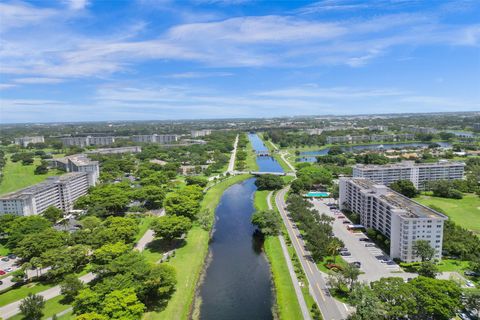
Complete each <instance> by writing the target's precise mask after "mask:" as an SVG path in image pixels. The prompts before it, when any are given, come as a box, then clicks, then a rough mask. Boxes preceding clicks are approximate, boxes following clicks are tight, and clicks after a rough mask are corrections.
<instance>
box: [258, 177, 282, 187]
mask: <svg viewBox="0 0 480 320" xmlns="http://www.w3.org/2000/svg"><path fill="white" fill-rule="evenodd" d="M255 185H256V186H257V188H258V190H279V189H281V188H283V185H284V182H283V179H282V177H281V176H276V175H273V174H265V175H261V176H259V177H258V178H257V179H256V180H255Z"/></svg>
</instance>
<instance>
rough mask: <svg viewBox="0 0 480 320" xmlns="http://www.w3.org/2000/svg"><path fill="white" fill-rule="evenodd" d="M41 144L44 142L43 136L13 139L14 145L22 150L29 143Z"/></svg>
mask: <svg viewBox="0 0 480 320" xmlns="http://www.w3.org/2000/svg"><path fill="white" fill-rule="evenodd" d="M43 142H45V139H44V138H43V136H32V137H20V138H15V144H18V145H20V146H22V147H24V148H25V147H26V146H28V145H29V144H30V143H43Z"/></svg>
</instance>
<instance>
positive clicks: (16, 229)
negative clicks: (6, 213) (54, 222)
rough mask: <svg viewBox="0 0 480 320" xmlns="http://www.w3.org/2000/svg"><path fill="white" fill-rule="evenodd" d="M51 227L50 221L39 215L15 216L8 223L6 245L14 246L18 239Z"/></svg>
mask: <svg viewBox="0 0 480 320" xmlns="http://www.w3.org/2000/svg"><path fill="white" fill-rule="evenodd" d="M50 227H51V223H50V221H48V220H47V219H45V218H44V217H40V216H23V217H18V218H15V219H14V220H13V221H11V222H10V223H9V224H8V229H7V230H6V232H7V233H8V241H7V247H8V248H10V249H13V248H15V247H16V246H17V245H18V244H19V243H20V241H22V240H23V239H24V238H25V237H27V236H28V235H29V234H32V233H39V232H42V231H44V230H46V229H49V228H50Z"/></svg>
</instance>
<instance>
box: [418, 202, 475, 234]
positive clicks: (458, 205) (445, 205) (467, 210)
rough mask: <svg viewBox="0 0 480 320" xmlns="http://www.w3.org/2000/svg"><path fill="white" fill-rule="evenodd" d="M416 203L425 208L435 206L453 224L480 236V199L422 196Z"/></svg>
mask: <svg viewBox="0 0 480 320" xmlns="http://www.w3.org/2000/svg"><path fill="white" fill-rule="evenodd" d="M415 200H416V201H418V202H420V203H421V204H423V205H426V206H432V205H433V206H436V207H438V208H441V209H442V210H444V211H445V213H446V214H447V215H448V216H449V217H450V218H451V219H452V220H453V222H455V223H457V224H459V225H461V226H462V227H464V228H467V229H469V230H472V231H473V232H475V233H476V234H478V235H480V197H478V196H477V195H473V194H467V195H464V197H463V199H446V198H438V197H431V196H425V195H422V196H420V197H417V198H415Z"/></svg>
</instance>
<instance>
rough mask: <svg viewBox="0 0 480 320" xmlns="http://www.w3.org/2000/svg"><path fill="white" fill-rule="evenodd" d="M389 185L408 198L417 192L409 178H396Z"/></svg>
mask: <svg viewBox="0 0 480 320" xmlns="http://www.w3.org/2000/svg"><path fill="white" fill-rule="evenodd" d="M389 187H390V188H391V189H393V190H395V191H397V192H398V193H400V194H403V195H404V196H405V197H408V198H414V197H415V196H416V195H417V194H418V190H417V188H415V185H414V184H413V182H412V181H410V180H397V181H395V182H394V183H392V184H391V185H390V186H389Z"/></svg>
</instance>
